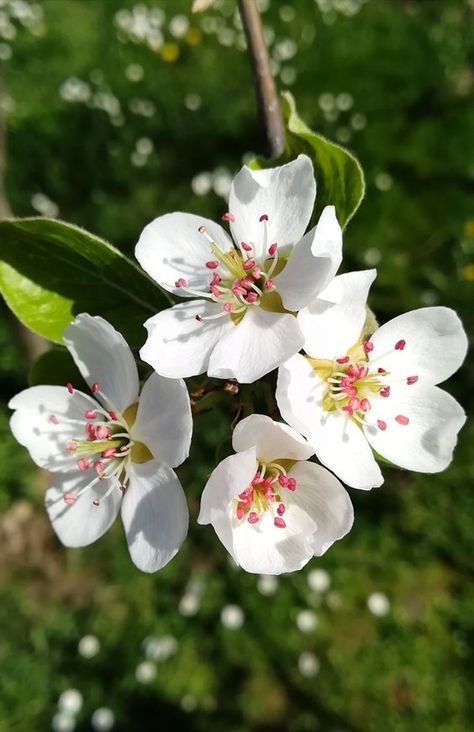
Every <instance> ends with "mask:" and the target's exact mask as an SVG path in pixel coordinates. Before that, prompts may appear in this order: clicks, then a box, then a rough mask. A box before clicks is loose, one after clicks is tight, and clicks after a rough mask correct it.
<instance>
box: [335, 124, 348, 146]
mask: <svg viewBox="0 0 474 732" xmlns="http://www.w3.org/2000/svg"><path fill="white" fill-rule="evenodd" d="M336 137H337V139H338V140H339V142H343V143H344V142H349V140H350V139H351V137H352V132H351V129H350V127H338V128H337V130H336Z"/></svg>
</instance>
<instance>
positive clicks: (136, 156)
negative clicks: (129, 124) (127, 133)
mask: <svg viewBox="0 0 474 732" xmlns="http://www.w3.org/2000/svg"><path fill="white" fill-rule="evenodd" d="M130 162H131V163H132V165H133V166H134V167H135V168H143V166H144V165H146V164H147V162H148V155H142V154H141V153H139V152H138V151H137V150H135V152H133V153H132V154H131V155H130Z"/></svg>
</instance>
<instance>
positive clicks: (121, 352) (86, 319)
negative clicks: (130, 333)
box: [63, 313, 139, 412]
mask: <svg viewBox="0 0 474 732" xmlns="http://www.w3.org/2000/svg"><path fill="white" fill-rule="evenodd" d="M63 339H64V343H65V345H66V346H67V348H68V349H69V351H70V353H71V356H72V357H73V359H74V361H75V362H76V366H77V367H78V369H79V371H80V372H81V374H82V375H83V377H84V379H85V381H86V382H87V384H88V385H89V386H92V384H94V383H97V384H99V387H100V394H98V395H97V396H98V398H99V399H100V401H102V402H103V403H104V406H105V407H106V408H109V409H113V410H116V411H118V412H123V410H124V409H126V408H127V407H129V406H130V405H131V404H133V403H134V402H136V400H137V397H138V389H139V385H138V372H137V366H136V364H135V359H134V358H133V354H132V352H131V350H130V348H129V347H128V344H127V341H126V340H125V338H124V337H123V336H122V335H121V334H120V333H118V332H117V331H116V330H115V328H114V327H113V326H111V325H110V323H108V322H107V321H106V320H104V319H103V318H101V317H99V316H94V317H93V316H91V315H88V314H87V313H82V314H81V315H78V316H77V318H76V319H75V321H74V322H73V323H71V325H68V327H67V328H66V329H65V331H64V336H63ZM101 394H103V395H104V397H105V399H103V398H102V397H101Z"/></svg>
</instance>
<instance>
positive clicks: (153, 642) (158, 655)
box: [143, 635, 178, 661]
mask: <svg viewBox="0 0 474 732" xmlns="http://www.w3.org/2000/svg"><path fill="white" fill-rule="evenodd" d="M143 650H144V653H145V656H146V657H147V658H151V659H152V660H153V661H166V660H167V659H168V658H169V657H170V656H172V655H173V654H174V653H176V651H177V650H178V641H177V640H176V638H175V637H174V636H173V635H164V636H162V637H161V638H155V637H154V636H149V637H148V638H145V640H144V641H143Z"/></svg>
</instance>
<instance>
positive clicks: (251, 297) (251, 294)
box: [245, 292, 258, 304]
mask: <svg viewBox="0 0 474 732" xmlns="http://www.w3.org/2000/svg"><path fill="white" fill-rule="evenodd" d="M245 299H246V301H247V302H249V303H250V304H252V303H254V302H257V300H258V295H257V293H256V292H249V294H248V295H247V297H246V298H245Z"/></svg>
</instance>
